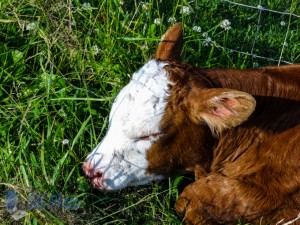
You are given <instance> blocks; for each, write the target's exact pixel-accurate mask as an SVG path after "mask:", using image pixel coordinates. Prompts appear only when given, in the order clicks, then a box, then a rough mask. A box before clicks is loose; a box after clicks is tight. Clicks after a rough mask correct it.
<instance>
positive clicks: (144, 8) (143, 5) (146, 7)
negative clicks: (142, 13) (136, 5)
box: [142, 2, 150, 10]
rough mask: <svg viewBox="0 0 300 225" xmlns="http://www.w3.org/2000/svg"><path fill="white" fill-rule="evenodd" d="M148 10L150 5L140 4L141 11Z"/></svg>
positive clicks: (146, 3)
mask: <svg viewBox="0 0 300 225" xmlns="http://www.w3.org/2000/svg"><path fill="white" fill-rule="evenodd" d="M149 8H150V3H148V2H142V9H143V10H148V9H149Z"/></svg>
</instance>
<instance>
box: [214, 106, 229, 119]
mask: <svg viewBox="0 0 300 225" xmlns="http://www.w3.org/2000/svg"><path fill="white" fill-rule="evenodd" d="M212 113H213V114H214V115H215V116H218V117H221V118H228V117H230V116H232V115H233V112H232V111H231V110H230V108H229V107H226V105H225V104H219V105H217V106H216V107H214V108H213V110H212Z"/></svg>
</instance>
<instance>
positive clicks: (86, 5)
mask: <svg viewBox="0 0 300 225" xmlns="http://www.w3.org/2000/svg"><path fill="white" fill-rule="evenodd" d="M82 8H83V9H85V10H91V9H92V6H91V3H89V2H85V3H83V4H82Z"/></svg>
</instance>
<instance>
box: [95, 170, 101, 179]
mask: <svg viewBox="0 0 300 225" xmlns="http://www.w3.org/2000/svg"><path fill="white" fill-rule="evenodd" d="M94 177H98V178H102V177H103V173H102V172H100V171H97V172H95V173H94Z"/></svg>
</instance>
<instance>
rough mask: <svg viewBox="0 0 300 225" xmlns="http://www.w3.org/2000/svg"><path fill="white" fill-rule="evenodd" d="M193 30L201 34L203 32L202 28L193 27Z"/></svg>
mask: <svg viewBox="0 0 300 225" xmlns="http://www.w3.org/2000/svg"><path fill="white" fill-rule="evenodd" d="M192 30H193V31H196V32H199V33H200V32H201V27H199V26H193V28H192Z"/></svg>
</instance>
